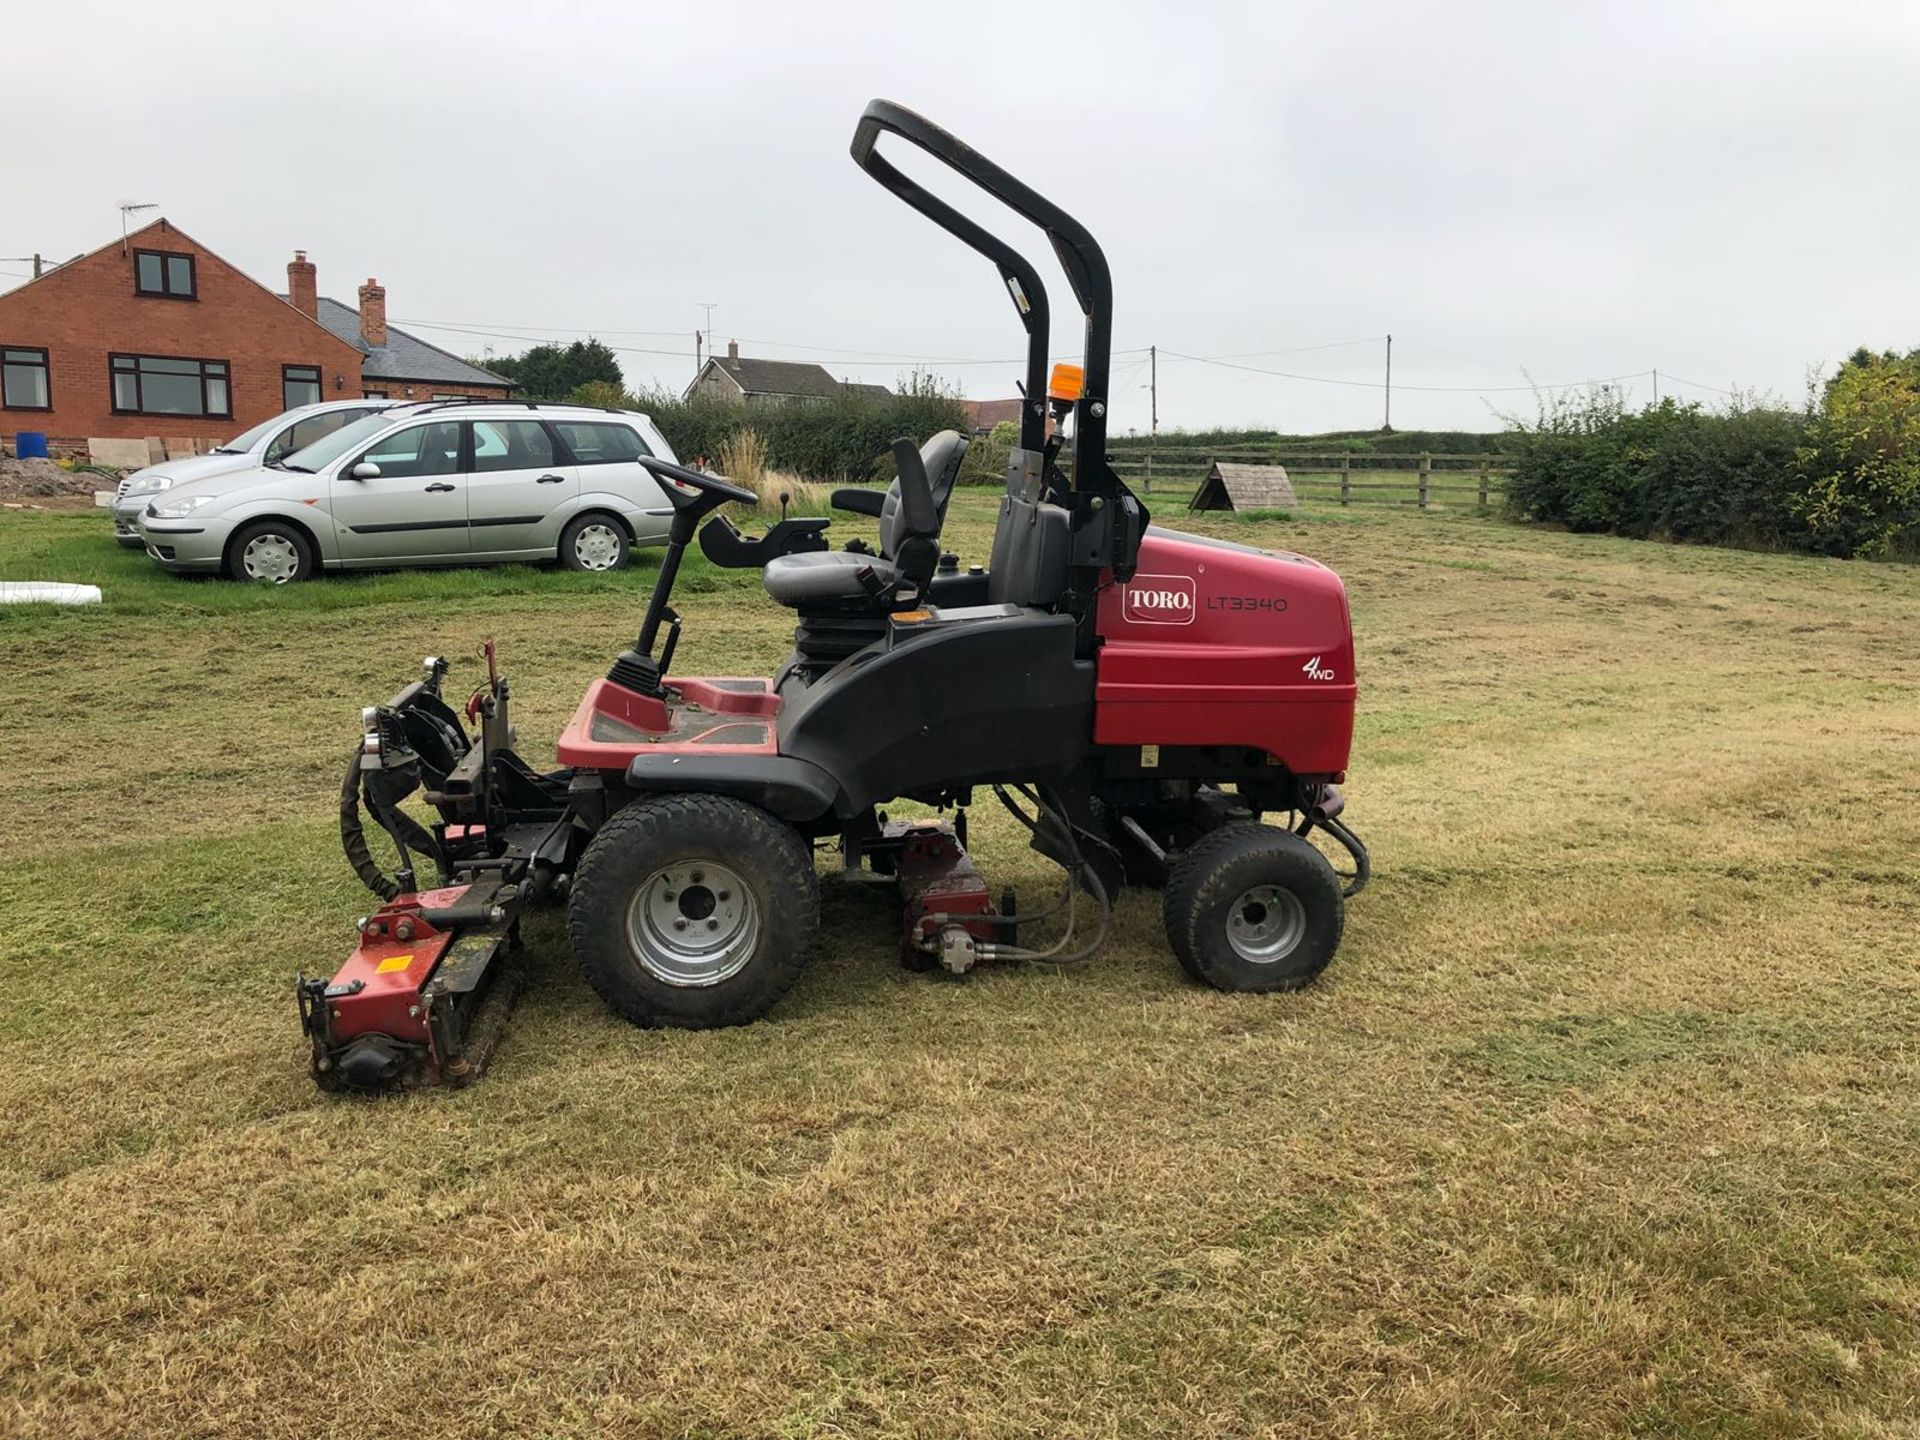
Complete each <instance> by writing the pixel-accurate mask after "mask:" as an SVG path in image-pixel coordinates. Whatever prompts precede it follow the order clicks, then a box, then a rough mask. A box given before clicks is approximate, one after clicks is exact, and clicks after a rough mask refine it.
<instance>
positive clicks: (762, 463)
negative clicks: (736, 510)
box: [714, 429, 827, 515]
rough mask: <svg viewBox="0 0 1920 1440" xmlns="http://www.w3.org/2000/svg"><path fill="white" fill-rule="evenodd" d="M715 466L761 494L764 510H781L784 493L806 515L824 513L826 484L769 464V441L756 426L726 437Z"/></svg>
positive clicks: (761, 507)
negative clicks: (791, 473)
mask: <svg viewBox="0 0 1920 1440" xmlns="http://www.w3.org/2000/svg"><path fill="white" fill-rule="evenodd" d="M714 468H715V469H716V470H718V471H719V472H720V474H722V475H724V476H726V478H727V479H729V480H732V481H735V482H736V483H738V484H741V485H744V486H746V487H747V488H748V489H749V490H751V491H753V493H754V494H756V495H758V496H759V497H760V503H759V508H760V509H762V510H778V509H779V508H780V497H781V496H782V495H785V496H786V497H787V500H788V503H789V504H790V505H792V506H795V507H797V508H798V509H799V511H800V513H801V514H803V515H817V514H824V513H825V509H824V507H825V505H826V503H827V494H826V487H825V486H821V485H815V484H812V483H811V482H809V481H806V480H801V479H799V478H798V477H796V476H793V475H787V474H784V473H782V472H781V471H779V470H774V469H771V468H769V466H768V465H767V442H766V441H764V440H762V439H761V438H760V432H759V431H757V430H751V429H748V430H736V431H734V432H733V434H731V435H729V436H728V437H727V438H726V439H725V440H723V441H722V442H721V444H720V454H719V456H718V457H717V462H716V464H715V466H714Z"/></svg>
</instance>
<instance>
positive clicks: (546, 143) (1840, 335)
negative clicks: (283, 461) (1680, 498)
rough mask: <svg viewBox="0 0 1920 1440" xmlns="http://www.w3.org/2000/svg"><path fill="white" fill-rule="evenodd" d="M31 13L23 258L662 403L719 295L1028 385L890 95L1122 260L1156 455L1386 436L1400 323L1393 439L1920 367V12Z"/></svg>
mask: <svg viewBox="0 0 1920 1440" xmlns="http://www.w3.org/2000/svg"><path fill="white" fill-rule="evenodd" d="M6 11H7V13H6V17H5V20H4V23H3V24H0V35H3V36H4V41H3V43H0V69H3V70H4V76H3V78H0V135H4V136H5V137H7V138H6V142H5V149H4V151H0V155H3V156H4V162H5V163H4V164H0V177H4V184H5V196H4V199H0V256H15V255H24V254H27V253H30V252H32V251H35V250H39V251H42V252H44V253H46V254H48V255H50V256H68V255H72V254H74V253H75V252H77V251H81V250H87V249H92V248H94V247H96V246H98V245H100V244H102V243H104V242H106V241H107V240H109V239H111V238H112V237H113V236H114V235H116V234H117V232H118V228H119V223H120V221H119V215H118V212H117V211H116V209H115V206H116V204H117V203H118V202H121V201H153V202H158V203H159V204H160V206H161V212H159V213H164V214H165V215H167V216H168V218H170V219H171V220H172V221H173V222H174V223H175V224H177V225H178V226H179V227H180V228H182V229H184V230H186V231H187V232H188V233H190V234H192V235H193V236H194V237H195V238H196V239H198V240H199V241H201V242H202V243H203V244H205V245H207V246H208V247H209V248H211V249H213V250H215V251H217V252H219V253H220V254H222V255H224V256H225V257H226V258H227V259H229V260H231V261H233V262H234V263H236V264H238V265H239V266H241V267H242V268H243V269H245V270H247V271H248V272H249V273H251V274H253V275H254V276H255V277H256V278H258V279H260V280H262V281H264V282H266V283H269V284H271V285H272V286H273V287H274V288H276V289H283V288H284V281H285V265H286V261H287V259H288V258H289V256H290V254H291V252H292V250H293V249H294V248H295V247H296V246H298V247H302V248H304V249H306V250H307V252H308V253H309V255H310V257H311V258H312V259H313V260H314V261H315V263H316V264H317V265H318V267H319V275H320V290H321V293H322V294H330V295H333V296H336V297H337V298H340V299H342V300H345V301H347V302H348V303H352V301H353V298H354V289H355V287H356V285H357V284H358V283H359V282H360V281H362V280H364V279H366V278H367V277H368V276H370V275H371V276H378V277H379V279H380V280H381V282H382V283H384V284H385V285H386V287H387V293H388V311H389V314H390V316H391V317H392V318H393V319H394V320H395V321H396V322H398V323H401V324H403V325H405V326H406V327H407V328H409V329H412V330H415V331H417V332H418V333H420V334H421V335H423V336H424V337H426V338H428V339H430V340H432V341H434V342H435V343H438V344H441V345H444V346H446V347H447V348H449V349H452V350H454V351H456V352H463V353H480V352H481V351H482V349H483V347H485V346H489V345H490V346H492V347H493V349H494V351H495V353H509V352H512V351H515V350H518V349H522V348H524V347H525V345H526V343H528V340H529V339H536V340H538V339H569V338H572V337H575V336H578V335H584V334H589V333H591V334H596V335H599V336H600V337H601V338H603V339H605V340H606V341H608V342H609V343H610V344H613V345H616V346H620V347H626V348H624V349H623V350H622V352H621V363H622V365H623V367H624V368H625V370H626V374H627V377H628V380H629V383H630V384H632V385H635V386H636V387H637V386H642V385H649V384H655V385H659V386H663V387H668V388H672V389H675V390H678V389H679V388H681V387H682V386H684V384H685V383H686V382H687V380H688V379H690V378H691V376H692V374H693V368H694V361H693V355H692V350H693V332H694V330H695V329H696V328H698V327H699V326H701V325H702V324H703V323H704V315H705V312H704V311H703V310H702V309H701V308H700V307H699V302H703V301H711V302H715V304H716V309H715V310H714V312H713V325H714V330H715V333H716V335H717V338H718V339H719V341H720V343H721V344H722V345H723V346H724V344H725V343H726V341H727V340H728V339H730V338H735V339H738V340H739V342H740V346H741V350H742V353H743V354H748V355H758V356H766V357H770V358H778V359H816V360H819V361H821V362H822V363H824V364H826V365H827V366H828V367H829V368H830V369H832V370H833V371H834V372H835V373H836V374H839V375H842V376H846V377H849V378H856V379H864V380H873V381H883V382H888V383H891V382H893V381H894V380H895V379H896V378H897V377H899V376H900V375H902V374H903V373H905V372H907V371H910V370H912V369H913V368H915V366H916V364H921V365H925V366H926V367H927V368H931V369H933V370H935V371H937V372H939V373H940V374H942V375H943V376H944V377H946V378H947V379H948V380H949V381H950V382H952V383H954V384H956V385H959V386H961V387H963V388H964V390H965V392H966V393H967V394H969V395H973V396H978V397H993V396H1001V395H1007V394H1011V393H1013V392H1012V385H1013V381H1014V379H1015V377H1016V375H1017V373H1018V371H1017V367H1016V365H1015V364H1014V363H1013V361H1014V359H1015V357H1016V356H1018V354H1019V353H1020V332H1019V330H1018V327H1017V324H1016V322H1015V319H1014V315H1013V311H1012V308H1011V306H1010V305H1009V304H1008V303H1007V300H1006V297H1005V294H1004V292H1003V291H1002V290H1001V289H1000V288H999V283H998V279H997V277H996V275H995V274H994V272H993V270H992V268H991V267H990V266H989V265H988V263H987V262H986V261H984V260H982V259H980V258H978V257H977V256H975V255H974V254H973V253H972V252H971V251H968V250H966V249H964V248H963V247H962V246H961V245H960V244H959V243H958V242H957V241H955V240H953V239H951V238H950V237H948V236H946V235H945V234H943V233H942V232H940V231H938V230H936V229H934V228H933V227H932V226H931V225H929V224H928V223H927V222H926V221H924V220H922V219H921V218H920V217H919V216H917V215H916V214H914V213H913V212H912V211H910V210H908V209H906V208H905V207H904V206H902V205H901V204H900V203H899V202H897V201H895V200H894V199H892V197H890V196H889V195H887V194H886V192H884V191H883V190H881V189H880V188H879V187H877V186H876V185H874V184H873V182H871V181H870V180H868V179H867V178H866V177H865V176H864V175H862V174H861V173H860V172H859V171H858V170H857V169H856V168H855V167H854V165H853V164H852V162H851V161H850V160H849V159H848V156H847V142H848V139H849V138H850V136H851V134H852V130H853V125H854V121H855V119H856V118H857V117H858V115H859V113H860V110H861V108H862V107H863V106H864V105H865V103H866V102H867V100H868V99H869V98H871V97H873V96H876V95H884V96H886V97H888V98H890V99H894V100H898V101H900V102H901V103H903V104H906V105H908V106H910V107H913V108H915V109H918V110H921V111H922V112H924V113H925V114H926V115H928V116H929V117H930V118H932V119H934V120H936V121H938V122H940V123H941V124H943V125H945V126H946V127H948V128H949V129H951V130H953V131H955V132H956V133H957V134H959V135H960V136H962V137H963V138H964V139H966V140H968V141H970V142H971V143H973V144H974V145H975V146H977V147H978V148H979V149H981V150H982V151H984V152H985V153H986V154H988V155H989V156H991V157H993V158H995V159H997V160H998V161H1000V162H1001V163H1002V164H1003V165H1005V166H1007V167H1008V168H1009V169H1012V170H1014V171H1015V172H1016V173H1018V174H1021V175H1022V176H1023V177H1025V178H1027V179H1028V180H1030V181H1031V182H1032V183H1034V184H1036V185H1037V186H1038V187H1039V188H1040V189H1042V190H1043V191H1046V192H1047V193H1049V194H1050V195H1051V196H1053V197H1054V198H1055V199H1056V200H1058V201H1059V202H1060V203H1061V204H1063V205H1064V206H1065V207H1066V208H1067V209H1069V210H1070V211H1072V212H1073V213H1074V214H1076V215H1077V216H1078V217H1079V218H1080V219H1082V220H1083V221H1084V222H1085V223H1086V224H1087V225H1088V227H1089V228H1091V229H1092V231H1093V232H1094V234H1095V235H1097V236H1098V237H1099V238H1100V240H1101V242H1102V243H1103V245H1104V246H1105V248H1106V251H1107V256H1108V259H1109V261H1110V262H1111V265H1112V269H1113V274H1114V281H1115V287H1116V297H1117V304H1116V319H1115V327H1114V345H1115V348H1116V355H1115V365H1114V374H1115V389H1114V407H1115V421H1116V428H1117V429H1120V430H1125V429H1128V428H1137V429H1140V430H1143V431H1144V430H1145V429H1146V428H1147V425H1148V392H1147V390H1146V389H1145V388H1144V387H1145V386H1146V384H1147V381H1148V378H1149V376H1148V368H1147V366H1146V363H1145V361H1146V349H1145V347H1146V346H1148V345H1149V344H1155V345H1158V346H1159V347H1160V348H1161V359H1160V367H1159V380H1160V422H1161V426H1162V428H1163V429H1164V428H1167V427H1170V426H1178V425H1186V426H1198V425H1206V424H1214V423H1222V424H1233V423H1246V424H1257V425H1263V426H1277V427H1280V428H1283V429H1288V430H1320V429H1332V428H1344V427H1350V426H1364V425H1375V424H1378V423H1379V421H1380V418H1381V414H1382V398H1383V397H1382V394H1381V391H1380V382H1381V379H1382V373H1381V372H1382V361H1383V358H1384V357H1383V350H1384V346H1383V342H1382V338H1381V337H1383V336H1385V335H1386V334H1387V332H1389V331H1391V332H1392V333H1393V335H1394V339H1395V343H1394V353H1393V362H1394V368H1393V378H1394V393H1393V422H1394V424H1395V425H1396V426H1399V427H1401V428H1412V427H1416V426H1462V427H1474V428H1481V427H1487V426H1490V425H1492V424H1493V423H1496V422H1494V420H1493V418H1492V417H1493V412H1494V411H1497V410H1498V411H1513V410H1519V411H1526V412H1530V411H1531V410H1532V408H1533V405H1534V400H1533V397H1532V395H1531V394H1529V393H1528V392H1527V391H1526V390H1525V389H1524V388H1522V389H1511V388H1504V387H1525V386H1526V385H1527V384H1528V383H1529V381H1530V380H1531V381H1533V382H1539V383H1542V384H1559V383H1563V382H1569V381H1578V380H1582V379H1585V378H1589V377H1614V376H1627V375H1632V376H1635V377H1636V378H1634V379H1633V380H1632V381H1631V382H1629V383H1630V384H1631V385H1632V387H1633V393H1634V396H1635V397H1636V398H1645V397H1646V396H1647V395H1649V394H1650V393H1651V378H1650V377H1649V376H1647V375H1646V374H1644V372H1647V371H1651V370H1654V369H1656V368H1657V369H1658V370H1659V371H1660V373H1661V376H1662V380H1663V389H1667V388H1670V389H1672V390H1673V391H1674V392H1675V393H1678V394H1682V395H1686V396H1690V397H1698V398H1701V399H1706V400H1711V399H1714V398H1715V393H1714V391H1713V390H1709V389H1705V388H1692V387H1693V386H1696V385H1697V386H1702V387H1705V386H1713V387H1721V388H1725V387H1729V386H1733V385H1736V384H1737V385H1739V386H1742V387H1755V388H1759V389H1762V390H1769V391H1772V392H1775V393H1777V394H1780V395H1784V396H1788V397H1793V396H1797V395H1798V394H1799V393H1800V392H1801V390H1802V388H1803V387H1804V384H1805V380H1806V375H1807V372H1808V370H1809V368H1810V367H1813V366H1816V365H1819V364H1821V363H1822V362H1826V363H1828V364H1831V363H1832V362H1833V361H1835V360H1837V359H1838V358H1840V357H1841V356H1843V355H1845V354H1846V353H1847V352H1848V351H1849V350H1851V349H1852V348H1853V347H1854V346H1855V345H1859V344H1869V345H1874V346H1876V347H1886V346H1898V347H1901V348H1903V349H1905V348H1912V347H1914V346H1915V345H1920V280H1917V279H1916V276H1915V257H1916V254H1917V253H1920V186H1916V185H1915V183H1914V173H1915V152H1916V148H1917V145H1920V85H1916V83H1915V77H1916V75H1920V5H1915V4H1912V3H1906V0H1885V3H1880V4H1846V3H1836V0H1821V3H1818V4H1809V3H1796V4H1775V3H1770V0H1727V3H1719V4H1713V3H1696V0H1667V3H1657V4H1635V3H1621V0H1607V3H1592V4H1549V3H1542V0H1511V3H1508V0H1498V3H1494V0H1452V3H1432V4H1387V3H1343V4H1332V3H1326V4H1304V3H1289V0H1277V3H1263V4H1255V3H1248V4H1218V5H1216V4H1207V3H1199V0H1182V3H1177V4H1176V3H1167V0H1156V3H1146V4H1135V3H1131V0H1107V3H1103V4H1098V5H1077V6H1073V7H1049V6H1045V5H1041V4H1036V3H1033V0H1026V3H1018V4H1011V5H996V4H983V3H978V0H967V3H956V4H951V5H942V4H937V3H935V4H927V3H922V4H917V5H912V6H905V5H896V6H867V5H833V4H824V3H817V0H816V3H811V4H795V3H792V0H786V3H778V4H763V3H759V0H724V3H702V4H690V5H677V4H623V5H617V6H616V5H612V4H607V5H598V6H596V5H585V4H579V5H569V4H553V3H518V4H510V5H509V4H496V3H493V0H467V3H463V4H459V5H439V4H433V3H428V0H410V3H407V4H404V5H399V4H381V5H359V4H354V3H321V4H301V5H268V4H263V3H246V4H240V3H234V4H213V3H194V0H177V3H171V4H166V5H159V4H154V3H152V0H142V3H139V4H131V5H107V4H96V3H87V0H63V3H60V4H54V5H31V6H30V5H27V4H24V3H11V4H8V5H7V7H6ZM1053 13H1057V14H1058V15H1059V17H1060V18H1059V19H1057V20H1055V19H1050V18H1038V17H1045V16H1048V15H1050V14H1053ZM996 218H997V217H996ZM1018 224H1019V222H1017V221H1012V220H1011V218H1010V217H1009V221H1008V228H1009V229H1013V228H1016V227H1017V226H1018ZM1033 238H1034V239H1035V240H1036V241H1037V238H1038V237H1037V236H1034V237H1033ZM1039 248H1040V249H1041V250H1042V251H1044V245H1043V244H1042V245H1040V246H1039ZM1044 258H1046V259H1047V260H1048V262H1049V268H1048V269H1047V272H1046V273H1048V274H1049V275H1053V274H1054V273H1055V272H1054V271H1053V270H1052V269H1051V268H1050V265H1051V257H1050V256H1046V257H1044ZM22 273H23V267H22V266H21V265H20V264H19V263H18V262H15V261H10V260H0V285H11V284H13V283H15V281H16V279H17V277H19V276H20V275H21V274H22ZM1050 288H1051V289H1052V291H1053V293H1054V297H1055V298H1054V306H1055V310H1056V315H1057V314H1058V313H1059V312H1061V311H1063V310H1071V308H1072V304H1071V298H1070V294H1069V292H1068V290H1067V287H1066V285H1065V282H1064V280H1061V281H1059V282H1058V283H1056V284H1053V285H1051V287H1050ZM463 332H492V333H463ZM1076 345H1077V333H1074V334H1067V333H1062V334H1060V335H1059V336H1058V337H1057V343H1056V345H1055V349H1056V350H1057V351H1062V352H1064V351H1067V350H1071V349H1073V348H1074V347H1075V346H1076ZM659 351H667V352H674V353H667V354H661V353H650V352H659ZM1122 352H1124V353H1122ZM1180 357H1204V361H1203V360H1202V359H1194V358H1180ZM960 361H985V362H987V363H981V364H959V363H956V362H960ZM1205 361H1211V362H1213V363H1205ZM1223 361H1224V362H1227V363H1222V362H1223ZM1229 363H1230V364H1232V365H1239V366H1246V367H1253V368H1252V369H1233V368H1228V364H1229ZM1255 371H1285V372H1288V373H1289V374H1290V375H1295V376H1307V377H1316V378H1314V379H1287V378H1281V377H1279V376H1275V375H1269V374H1262V373H1254V372H1255ZM1336 380H1337V381H1344V382H1348V383H1344V384H1334V383H1326V382H1328V381H1336ZM1421 386H1426V387H1434V388H1430V389H1419V388H1416V387H1421Z"/></svg>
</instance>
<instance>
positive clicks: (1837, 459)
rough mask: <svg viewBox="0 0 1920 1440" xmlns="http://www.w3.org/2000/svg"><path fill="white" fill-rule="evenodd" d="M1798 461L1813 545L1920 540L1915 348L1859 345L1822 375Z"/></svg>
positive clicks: (1873, 549)
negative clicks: (1885, 350)
mask: <svg viewBox="0 0 1920 1440" xmlns="http://www.w3.org/2000/svg"><path fill="white" fill-rule="evenodd" d="M1797 461H1798V464H1799V467H1800V469H1801V471H1802V473H1803V474H1804V476H1805V485H1804V489H1803V491H1802V493H1801V494H1800V496H1799V497H1798V500H1797V505H1796V509H1797V511H1798V514H1799V516H1800V518H1802V519H1803V520H1804V522H1805V524H1806V526H1807V529H1808V531H1809V533H1810V535H1811V537H1812V540H1813V543H1814V546H1815V548H1817V549H1820V550H1822V551H1824V552H1826V553H1829V554H1835V555H1855V554H1858V555H1889V554H1895V553H1911V552H1912V551H1914V550H1915V549H1916V548H1920V351H1915V352H1913V353H1912V354H1908V355H1904V356H1901V355H1891V354H1887V355H1875V354H1872V353H1870V352H1868V351H1859V352H1856V353H1855V354H1854V355H1853V356H1852V357H1851V358H1850V359H1849V360H1848V361H1847V363H1846V364H1844V365H1842V366H1841V367H1840V372H1839V373H1838V374H1837V375H1835V376H1834V377H1833V378H1832V379H1831V380H1829V381H1828V382H1827V384H1826V389H1825V392H1824V393H1823V395H1822V397H1821V405H1820V413H1819V414H1818V415H1817V416H1816V417H1815V418H1814V420H1813V423H1812V424H1811V425H1810V426H1809V427H1808V431H1807V435H1806V440H1805V444H1804V445H1803V446H1802V447H1801V449H1800V451H1799V454H1798V456H1797Z"/></svg>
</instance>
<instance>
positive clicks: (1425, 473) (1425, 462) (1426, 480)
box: [1420, 450, 1433, 510]
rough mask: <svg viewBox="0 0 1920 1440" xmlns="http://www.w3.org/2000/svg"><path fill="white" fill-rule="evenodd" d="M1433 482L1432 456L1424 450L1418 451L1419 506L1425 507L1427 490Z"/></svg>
mask: <svg viewBox="0 0 1920 1440" xmlns="http://www.w3.org/2000/svg"><path fill="white" fill-rule="evenodd" d="M1432 483H1433V457H1432V456H1431V455H1429V454H1428V453H1427V452H1426V451H1424V450H1422V451H1421V452H1420V508H1421V509H1422V510H1424V509H1426V508H1427V492H1428V488H1429V487H1430V486H1431V485H1432Z"/></svg>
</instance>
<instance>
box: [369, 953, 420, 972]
mask: <svg viewBox="0 0 1920 1440" xmlns="http://www.w3.org/2000/svg"><path fill="white" fill-rule="evenodd" d="M412 963H413V957H412V956H411V955H389V956H388V957H387V958H386V959H384V960H382V961H381V962H380V963H379V964H378V965H376V966H374V967H373V973H374V974H376V975H391V974H392V973H393V972H394V971H395V970H404V969H406V968H407V966H409V965H411V964H412Z"/></svg>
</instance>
